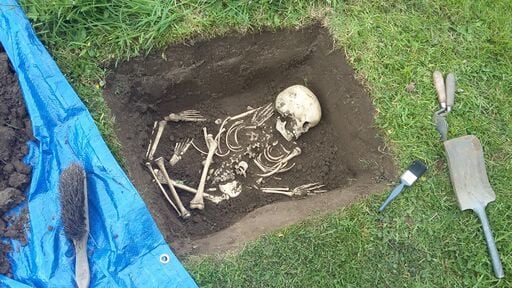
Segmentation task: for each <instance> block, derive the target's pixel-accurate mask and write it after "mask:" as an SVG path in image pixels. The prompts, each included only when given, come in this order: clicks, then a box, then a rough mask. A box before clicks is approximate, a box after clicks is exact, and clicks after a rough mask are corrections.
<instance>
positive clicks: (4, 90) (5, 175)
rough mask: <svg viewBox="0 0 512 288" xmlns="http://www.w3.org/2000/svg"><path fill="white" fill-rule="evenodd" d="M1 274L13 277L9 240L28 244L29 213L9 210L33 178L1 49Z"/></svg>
mask: <svg viewBox="0 0 512 288" xmlns="http://www.w3.org/2000/svg"><path fill="white" fill-rule="evenodd" d="M0 103H1V105H0V239H1V240H2V241H1V242H0V273H2V274H5V275H8V276H11V275H10V273H11V267H10V264H9V260H8V258H7V254H8V253H9V252H11V251H12V249H13V247H11V245H10V244H9V241H5V240H6V239H7V238H11V239H16V240H18V241H20V243H21V245H25V244H26V242H27V238H26V235H25V229H26V225H28V210H27V209H26V208H23V209H22V210H21V211H20V212H19V213H17V214H16V215H12V214H10V213H9V211H10V210H11V209H12V208H15V207H17V206H18V205H20V203H22V202H23V201H25V190H26V189H27V187H28V185H29V183H30V178H31V167H30V166H27V165H25V164H24V163H23V162H22V161H23V157H24V156H25V155H26V154H27V153H28V146H27V141H29V140H30V138H31V135H32V128H31V126H30V119H29V117H28V114H27V111H26V109H25V104H24V101H23V97H22V95H21V91H20V88H19V86H18V80H17V78H16V75H15V74H14V73H13V71H12V69H11V67H10V64H9V60H8V58H7V55H6V54H5V53H4V52H3V50H2V48H1V47H0Z"/></svg>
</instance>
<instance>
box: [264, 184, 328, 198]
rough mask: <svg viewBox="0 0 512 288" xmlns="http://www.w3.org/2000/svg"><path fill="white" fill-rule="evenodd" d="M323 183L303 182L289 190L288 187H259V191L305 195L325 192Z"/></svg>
mask: <svg viewBox="0 0 512 288" xmlns="http://www.w3.org/2000/svg"><path fill="white" fill-rule="evenodd" d="M324 187H325V185H323V184H320V183H318V182H316V183H309V184H304V185H301V186H297V187H295V188H294V189H292V190H291V191H290V188H286V187H285V188H261V191H262V192H264V193H274V194H283V195H286V196H289V197H292V196H306V195H312V194H318V193H324V192H327V190H325V189H322V188H324Z"/></svg>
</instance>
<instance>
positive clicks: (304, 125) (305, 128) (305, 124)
mask: <svg viewBox="0 0 512 288" xmlns="http://www.w3.org/2000/svg"><path fill="white" fill-rule="evenodd" d="M309 126H310V124H309V122H304V124H302V129H304V130H307V129H309Z"/></svg>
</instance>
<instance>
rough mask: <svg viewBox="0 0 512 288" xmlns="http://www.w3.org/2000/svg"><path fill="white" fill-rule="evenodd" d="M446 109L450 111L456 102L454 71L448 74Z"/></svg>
mask: <svg viewBox="0 0 512 288" xmlns="http://www.w3.org/2000/svg"><path fill="white" fill-rule="evenodd" d="M445 85H446V110H448V112H450V111H451V110H452V107H453V103H454V102H455V75H453V73H450V74H448V76H446V83H445Z"/></svg>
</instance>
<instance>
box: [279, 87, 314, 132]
mask: <svg viewBox="0 0 512 288" xmlns="http://www.w3.org/2000/svg"><path fill="white" fill-rule="evenodd" d="M275 108H276V110H277V112H278V113H279V114H280V116H281V117H279V118H278V119H277V122H276V129H277V130H278V131H279V132H280V133H281V135H283V137H284V138H285V139H286V140H288V141H292V140H293V139H294V138H295V139H298V138H299V137H300V136H301V135H302V134H304V133H306V132H308V130H309V129H310V128H312V127H315V126H316V125H317V124H318V122H320V119H321V118H322V109H321V108H320V103H319V102H318V99H317V98H316V96H315V94H313V92H311V90H309V89H308V88H306V87H304V86H302V85H294V86H291V87H288V88H286V89H285V90H283V91H282V92H281V93H279V94H278V95H277V98H276V102H275ZM286 121H288V122H286Z"/></svg>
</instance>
